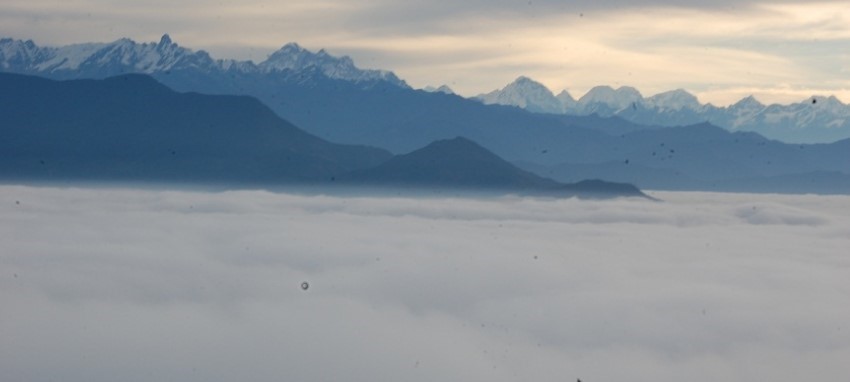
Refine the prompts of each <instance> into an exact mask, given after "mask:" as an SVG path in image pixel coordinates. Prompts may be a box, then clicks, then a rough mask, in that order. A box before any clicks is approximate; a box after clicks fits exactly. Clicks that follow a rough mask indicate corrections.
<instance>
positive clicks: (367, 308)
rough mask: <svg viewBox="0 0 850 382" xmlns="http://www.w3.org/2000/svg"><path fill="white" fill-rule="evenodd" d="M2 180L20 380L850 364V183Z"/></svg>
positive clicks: (9, 314) (9, 301)
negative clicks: (525, 193)
mask: <svg viewBox="0 0 850 382" xmlns="http://www.w3.org/2000/svg"><path fill="white" fill-rule="evenodd" d="M649 194H650V195H651V196H653V197H656V198H659V199H661V200H662V201H661V202H653V201H649V200H645V199H636V198H621V199H615V200H600V201H594V200H579V199H575V198H571V199H553V198H529V197H518V196H503V197H487V198H472V197H460V196H450V195H449V196H444V195H434V196H420V197H402V196H398V197H388V196H384V197H370V196H363V195H360V196H352V195H349V196H343V195H301V194H293V193H272V192H267V191H228V192H200V191H187V190H183V191H180V190H156V189H147V190H140V189H130V188H127V189H115V188H109V189H107V188H73V187H71V188H69V187H63V188H54V187H29V186H0V306H2V308H0V338H1V339H2V340H0V370H3V372H2V373H3V377H2V379H3V380H4V381H10V382H14V381H49V380H61V381H153V380H156V381H170V380H174V381H234V380H246V381H281V380H283V381H299V380H301V381H342V380H345V381H438V380H443V381H518V380H524V381H573V380H576V379H579V378H580V379H581V380H582V381H585V382H593V381H655V380H665V381H672V380H680V381H697V382H699V381H718V380H729V381H749V380H752V381H799V380H825V381H835V380H840V379H842V378H846V375H847V360H848V359H850V324H848V323H850V283H848V281H847V280H850V256H848V255H847V248H850V196H846V195H844V196H815V195H770V194H731V193H700V192H687V193H685V192H649Z"/></svg>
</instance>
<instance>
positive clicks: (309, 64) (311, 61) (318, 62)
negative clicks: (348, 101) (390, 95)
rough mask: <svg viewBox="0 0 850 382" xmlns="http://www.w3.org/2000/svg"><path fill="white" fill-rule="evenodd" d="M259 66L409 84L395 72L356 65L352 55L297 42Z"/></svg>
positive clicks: (351, 79) (399, 84) (265, 69)
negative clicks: (333, 52) (314, 47)
mask: <svg viewBox="0 0 850 382" xmlns="http://www.w3.org/2000/svg"><path fill="white" fill-rule="evenodd" d="M257 67H258V68H259V69H260V70H262V71H264V72H267V73H270V72H276V71H285V70H293V71H301V70H307V69H317V70H319V71H320V72H321V73H323V74H324V75H325V76H327V77H329V78H333V79H340V80H346V81H352V82H364V81H388V82H391V83H393V84H395V85H397V86H400V87H408V86H407V84H406V83H405V82H404V81H402V80H400V79H399V78H398V77H396V76H395V74H393V73H392V72H389V71H384V70H368V69H366V70H364V69H359V68H357V67H356V66H355V65H354V61H353V60H352V59H351V57H348V56H342V57H334V56H332V55H330V54H329V53H328V52H327V51H325V50H324V49H321V50H319V51H318V52H316V53H313V52H311V51H309V50H307V49H305V48H303V47H301V46H300V45H298V44H297V43H288V44H286V45H284V46H283V47H281V48H280V49H278V50H277V51H276V52H274V53H272V54H271V55H269V57H268V59H266V60H265V61H263V62H261V63H260V64H258V65H257Z"/></svg>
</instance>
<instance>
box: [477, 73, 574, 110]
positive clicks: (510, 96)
mask: <svg viewBox="0 0 850 382" xmlns="http://www.w3.org/2000/svg"><path fill="white" fill-rule="evenodd" d="M475 98H476V99H478V100H479V101H481V102H483V103H485V104H488V105H489V104H499V105H509V106H518V107H521V108H524V109H527V110H529V111H531V112H535V113H553V114H559V113H563V111H564V107H563V105H562V104H561V101H559V100H558V99H557V98H555V95H554V94H552V92H551V91H550V90H549V89H548V88H547V87H546V86H544V85H543V84H541V83H539V82H537V81H534V80H532V79H531V78H528V77H525V76H520V77H518V78H517V79H516V80H514V81H513V82H511V83H510V84H508V85H507V86H505V87H504V88H502V89H499V90H494V91H492V92H490V93H487V94H481V95H478V96H476V97H475Z"/></svg>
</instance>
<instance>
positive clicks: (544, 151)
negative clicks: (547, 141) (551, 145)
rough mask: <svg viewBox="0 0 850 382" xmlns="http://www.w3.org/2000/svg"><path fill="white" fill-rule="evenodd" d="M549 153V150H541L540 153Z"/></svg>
mask: <svg viewBox="0 0 850 382" xmlns="http://www.w3.org/2000/svg"><path fill="white" fill-rule="evenodd" d="M548 152H549V150H546V149H543V150H540V153H541V154H546V153H548Z"/></svg>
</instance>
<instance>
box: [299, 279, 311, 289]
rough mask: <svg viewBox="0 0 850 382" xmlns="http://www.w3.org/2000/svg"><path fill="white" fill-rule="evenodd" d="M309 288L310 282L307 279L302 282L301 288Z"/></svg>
mask: <svg viewBox="0 0 850 382" xmlns="http://www.w3.org/2000/svg"><path fill="white" fill-rule="evenodd" d="M307 289H310V283H308V282H306V281H304V282H302V283H301V290H307Z"/></svg>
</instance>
